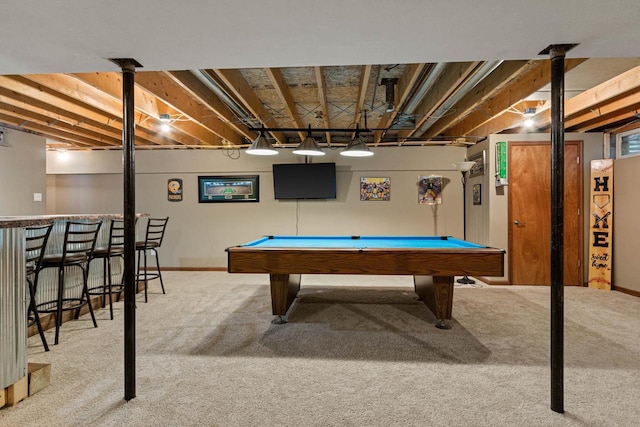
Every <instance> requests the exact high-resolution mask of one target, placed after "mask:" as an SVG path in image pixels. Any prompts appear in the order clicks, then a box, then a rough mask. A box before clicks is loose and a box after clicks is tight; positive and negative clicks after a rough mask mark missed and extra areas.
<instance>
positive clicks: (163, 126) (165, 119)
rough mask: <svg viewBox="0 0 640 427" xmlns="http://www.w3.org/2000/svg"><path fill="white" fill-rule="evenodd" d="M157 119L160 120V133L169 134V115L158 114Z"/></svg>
mask: <svg viewBox="0 0 640 427" xmlns="http://www.w3.org/2000/svg"><path fill="white" fill-rule="evenodd" d="M158 119H159V120H160V122H161V123H160V130H161V131H162V132H169V130H171V126H169V125H170V124H171V116H170V115H169V114H160V115H158Z"/></svg>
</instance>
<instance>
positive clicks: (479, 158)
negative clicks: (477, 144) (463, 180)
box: [467, 150, 487, 178]
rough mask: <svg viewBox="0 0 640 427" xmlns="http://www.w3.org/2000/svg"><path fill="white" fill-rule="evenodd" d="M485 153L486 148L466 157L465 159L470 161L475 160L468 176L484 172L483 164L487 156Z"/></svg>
mask: <svg viewBox="0 0 640 427" xmlns="http://www.w3.org/2000/svg"><path fill="white" fill-rule="evenodd" d="M486 153H487V152H486V150H482V151H480V152H479V153H476V154H472V155H470V156H469V157H468V158H467V160H468V161H470V162H476V165H475V166H474V167H472V168H471V170H470V171H469V178H472V177H474V176H480V175H484V174H485V169H484V164H485V162H486V157H487V156H486Z"/></svg>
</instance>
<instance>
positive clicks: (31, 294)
mask: <svg viewBox="0 0 640 427" xmlns="http://www.w3.org/2000/svg"><path fill="white" fill-rule="evenodd" d="M36 280H38V279H36ZM27 283H28V284H29V298H30V301H29V311H30V312H31V313H33V317H34V319H35V322H36V326H37V327H38V334H40V339H41V340H42V345H43V347H44V351H49V344H47V338H46V337H45V336H44V330H43V329H42V323H40V315H39V314H38V309H37V307H36V291H35V289H33V282H32V281H31V279H27Z"/></svg>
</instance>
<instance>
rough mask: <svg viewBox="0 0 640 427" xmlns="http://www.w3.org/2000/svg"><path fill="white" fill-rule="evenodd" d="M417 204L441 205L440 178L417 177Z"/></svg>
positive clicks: (430, 176)
mask: <svg viewBox="0 0 640 427" xmlns="http://www.w3.org/2000/svg"><path fill="white" fill-rule="evenodd" d="M418 204H420V205H441V204H442V176H438V175H429V176H424V175H418Z"/></svg>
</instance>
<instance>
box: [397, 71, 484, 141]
mask: <svg viewBox="0 0 640 427" xmlns="http://www.w3.org/2000/svg"><path fill="white" fill-rule="evenodd" d="M479 64H480V63H479V62H452V63H450V64H447V66H446V69H445V70H444V71H443V72H442V74H441V75H440V77H439V78H438V80H437V81H436V82H435V83H434V85H433V86H432V87H431V89H430V90H429V92H427V94H426V95H425V96H424V98H423V99H422V100H421V101H420V103H419V104H418V106H417V107H416V109H415V111H414V112H413V114H415V115H418V116H419V119H418V120H416V127H415V129H413V130H406V131H401V132H399V133H398V138H399V139H401V140H402V139H405V138H409V137H411V136H413V135H414V134H415V133H416V130H417V129H418V128H420V126H422V124H423V123H424V122H425V121H426V120H427V119H428V118H429V117H431V116H432V115H433V114H434V113H435V112H436V110H437V109H438V107H440V106H441V105H442V103H443V102H445V101H446V99H447V98H448V97H449V96H451V94H453V93H454V92H455V90H456V89H457V88H458V87H460V85H461V84H462V83H463V82H464V81H465V80H467V79H468V78H469V76H471V75H472V74H473V72H474V70H476V68H477V67H478V65H479Z"/></svg>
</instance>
